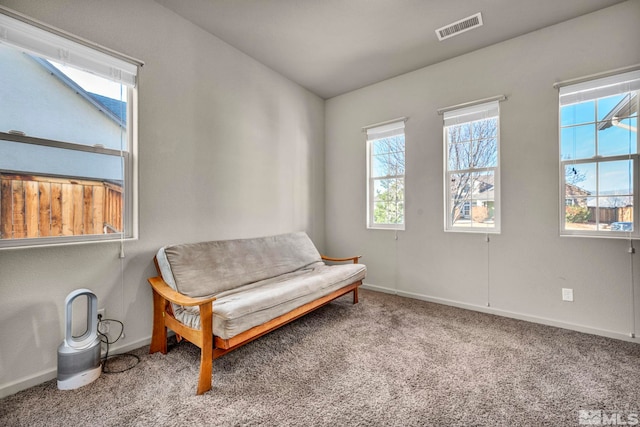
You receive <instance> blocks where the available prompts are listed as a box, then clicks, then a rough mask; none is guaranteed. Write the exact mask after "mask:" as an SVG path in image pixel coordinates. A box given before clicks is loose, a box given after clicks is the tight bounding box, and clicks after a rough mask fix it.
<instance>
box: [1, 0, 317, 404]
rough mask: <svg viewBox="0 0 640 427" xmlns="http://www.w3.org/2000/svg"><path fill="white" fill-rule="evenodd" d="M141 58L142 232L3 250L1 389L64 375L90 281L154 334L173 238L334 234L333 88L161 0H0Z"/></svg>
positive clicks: (141, 337) (138, 330)
mask: <svg viewBox="0 0 640 427" xmlns="http://www.w3.org/2000/svg"><path fill="white" fill-rule="evenodd" d="M0 4H2V5H5V6H7V7H9V8H12V9H14V10H17V11H19V12H22V13H24V14H27V15H29V16H31V17H33V18H35V19H38V20H41V21H44V22H45V23H47V24H49V25H53V26H55V27H58V28H60V29H63V30H65V31H68V32H71V33H73V34H75V35H78V36H80V37H83V38H86V39H88V40H90V41H92V42H96V43H98V44H101V45H103V46H106V47H109V48H111V49H115V50H117V51H120V52H122V53H125V54H128V55H131V56H133V57H137V58H139V59H141V60H143V61H144V62H145V66H144V67H143V68H142V70H141V71H140V85H139V100H140V107H139V181H140V197H139V203H140V208H139V211H140V215H139V216H140V239H139V240H138V241H135V242H129V243H126V258H125V259H123V260H120V259H119V258H118V252H119V245H118V244H114V243H102V244H85V245H75V246H64V247H48V248H37V249H19V250H4V251H0V325H2V327H0V397H1V396H3V395H7V394H10V393H13V392H15V391H18V390H20V389H22V388H25V387H27V386H30V385H32V384H36V383H38V382H41V381H44V380H46V379H50V378H55V370H56V364H57V353H56V351H57V347H58V345H59V344H60V343H61V342H62V338H63V323H64V312H63V303H64V299H65V297H66V295H67V294H68V293H69V292H70V291H71V290H73V289H76V288H79V287H88V288H90V289H92V290H93V291H94V292H95V293H96V294H97V296H98V301H99V306H100V307H105V308H106V314H107V317H109V318H115V319H119V320H122V321H124V323H125V328H126V338H125V340H124V341H122V344H121V345H120V349H121V350H124V349H126V348H135V347H139V346H141V345H144V344H146V343H148V340H149V337H150V335H151V292H150V287H149V285H148V284H147V283H146V279H147V278H148V277H150V276H152V275H154V274H155V270H154V268H153V261H152V259H153V255H154V253H155V251H156V250H157V249H158V248H159V247H160V246H162V245H164V244H169V243H179V242H191V241H202V240H208V239H218V238H237V237H249V236H258V235H266V234H275V233H281V232H288V231H294V230H305V231H307V232H308V233H309V235H310V236H311V238H312V239H313V240H314V241H315V243H316V244H317V245H318V246H319V247H320V248H323V247H324V101H323V100H322V99H320V98H319V97H317V96H315V95H313V94H311V93H310V92H308V91H306V90H304V89H303V88H301V87H300V86H298V85H296V84H293V83H292V82H290V81H289V80H287V79H285V78H284V77H282V76H281V75H279V74H277V73H275V72H274V71H272V70H270V69H268V68H267V67H265V66H263V65H262V64H260V63H258V62H256V61H254V60H252V59H250V58H249V57H247V56H246V55H244V54H242V53H241V52H239V51H237V50H236V49H234V48H232V47H230V46H229V45H227V44H225V43H223V42H222V41H220V40H219V39H217V38H215V37H213V36H211V35H210V34H208V33H206V32H204V31H202V30H200V29H199V28H197V27H195V26H194V25H192V24H191V23H189V22H187V21H185V20H183V19H181V18H179V17H178V16H177V15H175V14H173V13H172V12H170V11H168V10H167V9H165V8H163V7H162V6H160V5H158V4H157V3H155V2H153V1H151V0H135V1H129V0H112V1H98V0H50V1H47V2H42V1H38V0H0Z"/></svg>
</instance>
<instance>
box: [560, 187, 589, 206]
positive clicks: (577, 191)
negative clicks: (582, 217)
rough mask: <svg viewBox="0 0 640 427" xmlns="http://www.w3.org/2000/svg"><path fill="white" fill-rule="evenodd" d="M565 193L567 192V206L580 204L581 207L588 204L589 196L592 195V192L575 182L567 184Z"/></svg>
mask: <svg viewBox="0 0 640 427" xmlns="http://www.w3.org/2000/svg"><path fill="white" fill-rule="evenodd" d="M564 193H565V201H566V205H567V206H580V207H586V206H587V196H590V195H591V192H589V191H587V190H585V189H584V188H581V187H578V186H577V185H573V184H565V185H564Z"/></svg>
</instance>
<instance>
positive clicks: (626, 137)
mask: <svg viewBox="0 0 640 427" xmlns="http://www.w3.org/2000/svg"><path fill="white" fill-rule="evenodd" d="M634 129H637V119H636V118H627V119H623V120H621V121H617V120H614V121H609V122H600V123H598V154H599V155H601V156H617V155H625V154H635V153H637V151H638V150H637V141H636V134H637V130H636V131H634Z"/></svg>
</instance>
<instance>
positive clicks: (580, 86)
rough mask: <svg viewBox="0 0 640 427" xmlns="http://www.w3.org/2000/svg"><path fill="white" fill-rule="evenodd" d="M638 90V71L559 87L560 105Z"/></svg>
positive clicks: (639, 79) (639, 87) (639, 78)
mask: <svg viewBox="0 0 640 427" xmlns="http://www.w3.org/2000/svg"><path fill="white" fill-rule="evenodd" d="M633 90H640V71H631V72H628V73H623V74H617V75H615V76H609V77H604V78H601V79H595V80H589V81H586V82H581V83H576V84H573V85H567V86H561V87H560V105H561V106H562V105H570V104H576V103H579V102H585V101H590V100H593V99H598V98H604V97H607V96H613V95H619V94H621V93H625V92H630V91H633Z"/></svg>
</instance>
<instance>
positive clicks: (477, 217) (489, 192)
mask: <svg viewBox="0 0 640 427" xmlns="http://www.w3.org/2000/svg"><path fill="white" fill-rule="evenodd" d="M466 190H467V191H466V195H467V196H466V197H465V198H466V199H470V200H468V201H465V202H463V203H462V204H461V205H460V214H459V216H458V219H471V218H473V219H474V221H476V222H486V221H492V220H493V218H494V206H495V190H494V183H493V175H483V176H481V177H480V178H476V179H475V180H474V181H473V188H472V189H471V191H470V193H471V194H470V197H469V189H466Z"/></svg>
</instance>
